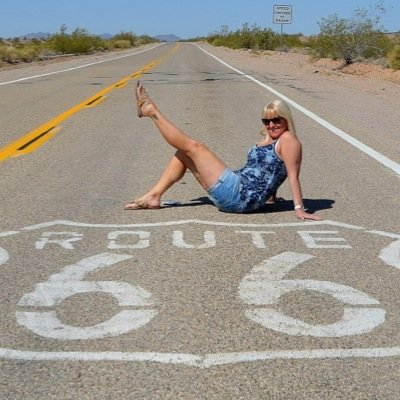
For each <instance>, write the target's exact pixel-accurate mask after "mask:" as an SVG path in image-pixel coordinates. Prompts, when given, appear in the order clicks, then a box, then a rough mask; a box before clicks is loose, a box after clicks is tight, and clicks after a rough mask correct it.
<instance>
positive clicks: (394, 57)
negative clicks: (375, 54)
mask: <svg viewBox="0 0 400 400" xmlns="http://www.w3.org/2000/svg"><path fill="white" fill-rule="evenodd" d="M388 60H389V66H390V68H392V69H395V70H399V69H400V45H396V46H394V47H393V48H392V49H391V50H390V51H389V53H388Z"/></svg>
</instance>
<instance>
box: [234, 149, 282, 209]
mask: <svg viewBox="0 0 400 400" xmlns="http://www.w3.org/2000/svg"><path fill="white" fill-rule="evenodd" d="M276 144H277V142H274V143H271V144H269V145H266V146H256V145H254V146H253V147H252V148H251V149H250V150H249V151H248V153H247V162H246V164H245V165H244V166H243V167H242V168H239V169H236V170H234V171H233V172H234V173H235V174H237V175H239V177H240V182H241V188H240V200H241V203H242V207H243V209H245V210H246V211H253V210H257V209H258V208H260V207H262V206H263V205H264V204H265V202H266V201H267V200H268V198H269V197H271V196H272V195H273V194H275V193H276V191H277V190H278V188H279V186H280V185H281V184H282V183H283V181H284V180H285V179H286V177H287V171H286V167H285V164H284V162H283V161H282V160H281V159H280V158H279V157H278V155H277V154H276V151H275V146H276Z"/></svg>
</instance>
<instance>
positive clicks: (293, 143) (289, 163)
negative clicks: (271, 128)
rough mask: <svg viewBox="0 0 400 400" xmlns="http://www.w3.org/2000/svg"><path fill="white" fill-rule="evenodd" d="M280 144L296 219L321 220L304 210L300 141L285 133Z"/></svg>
mask: <svg viewBox="0 0 400 400" xmlns="http://www.w3.org/2000/svg"><path fill="white" fill-rule="evenodd" d="M279 143H280V155H281V157H282V160H283V161H284V163H285V167H286V171H287V174H288V181H289V185H290V190H291V192H292V196H293V203H294V206H295V213H296V217H297V218H299V219H301V220H305V219H311V220H314V221H319V220H321V217H320V216H319V215H315V214H310V213H308V212H306V211H305V210H304V204H303V195H302V193H301V185H300V178H299V176H300V167H301V159H302V149H301V143H300V141H299V140H298V139H297V137H296V136H295V135H294V134H292V133H290V132H285V133H284V134H283V135H282V136H281V140H280V141H279Z"/></svg>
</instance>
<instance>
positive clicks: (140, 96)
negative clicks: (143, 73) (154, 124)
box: [136, 81, 156, 118]
mask: <svg viewBox="0 0 400 400" xmlns="http://www.w3.org/2000/svg"><path fill="white" fill-rule="evenodd" d="M136 105H137V113H138V117H139V118H142V117H149V116H152V115H155V111H156V107H155V105H154V103H153V102H152V101H151V99H150V96H149V94H148V93H147V90H146V89H145V88H144V87H143V86H142V84H141V83H140V81H138V82H137V85H136Z"/></svg>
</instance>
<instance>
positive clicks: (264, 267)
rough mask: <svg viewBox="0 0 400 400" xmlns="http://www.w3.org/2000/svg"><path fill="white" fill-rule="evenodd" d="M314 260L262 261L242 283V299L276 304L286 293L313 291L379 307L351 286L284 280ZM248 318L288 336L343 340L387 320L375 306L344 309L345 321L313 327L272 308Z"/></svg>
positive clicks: (293, 256) (294, 256)
mask: <svg viewBox="0 0 400 400" xmlns="http://www.w3.org/2000/svg"><path fill="white" fill-rule="evenodd" d="M312 257H313V256H311V255H309V254H301V253H294V252H285V253H281V254H279V255H277V256H275V257H272V258H270V259H268V260H265V261H263V262H262V263H261V264H259V265H257V266H256V267H254V268H253V269H252V270H251V272H250V274H248V275H247V276H245V277H244V279H243V280H242V282H241V283H240V288H239V291H240V297H241V298H242V299H243V301H244V302H246V303H247V304H252V305H260V306H261V305H274V304H276V303H277V302H278V300H279V298H280V297H281V296H282V295H283V294H285V293H288V292H291V291H293V290H311V291H316V292H320V293H324V294H328V295H331V296H333V297H334V298H335V299H337V300H339V301H341V302H342V303H344V304H349V305H352V306H354V305H363V306H365V305H377V304H379V302H378V301H377V300H375V299H374V298H372V297H370V296H368V295H367V294H365V293H363V292H361V291H359V290H356V289H354V288H352V287H350V286H346V285H340V284H337V283H334V282H327V281H317V280H309V279H305V280H295V279H282V278H283V277H284V276H285V275H286V274H287V273H288V272H289V271H291V270H292V269H294V268H296V267H297V266H298V265H299V264H301V263H303V262H305V261H307V260H309V259H311V258H312ZM246 316H247V317H248V318H249V319H251V320H252V321H254V322H256V323H258V324H260V325H262V326H264V327H265V328H269V329H272V330H274V331H277V332H281V333H285V334H288V335H294V336H315V337H341V336H350V335H359V334H364V333H367V332H370V331H371V330H373V329H374V328H376V327H377V326H379V325H381V324H382V323H383V322H384V321H385V310H383V309H382V308H376V307H344V312H343V318H342V319H341V320H340V321H337V322H336V323H334V324H329V325H311V324H308V323H306V322H304V321H302V320H299V319H296V318H291V317H289V316H286V315H284V314H282V313H280V312H279V311H276V310H275V309H274V308H273V307H264V308H258V309H253V310H247V311H246Z"/></svg>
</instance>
